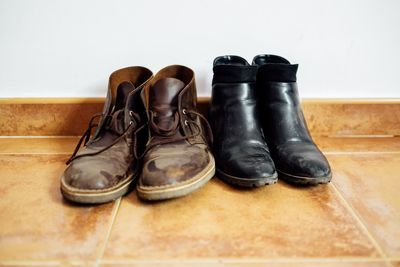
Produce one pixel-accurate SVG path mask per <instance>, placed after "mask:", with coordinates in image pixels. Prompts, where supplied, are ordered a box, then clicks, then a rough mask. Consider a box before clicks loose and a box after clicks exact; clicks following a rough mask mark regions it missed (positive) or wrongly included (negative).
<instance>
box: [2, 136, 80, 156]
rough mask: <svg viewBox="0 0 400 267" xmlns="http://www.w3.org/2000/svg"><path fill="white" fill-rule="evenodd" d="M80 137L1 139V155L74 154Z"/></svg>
mask: <svg viewBox="0 0 400 267" xmlns="http://www.w3.org/2000/svg"><path fill="white" fill-rule="evenodd" d="M78 141H79V137H72V136H71V137H56V138H46V137H35V138H0V155H1V154H72V152H73V151H74V148H75V146H76V144H77V143H78Z"/></svg>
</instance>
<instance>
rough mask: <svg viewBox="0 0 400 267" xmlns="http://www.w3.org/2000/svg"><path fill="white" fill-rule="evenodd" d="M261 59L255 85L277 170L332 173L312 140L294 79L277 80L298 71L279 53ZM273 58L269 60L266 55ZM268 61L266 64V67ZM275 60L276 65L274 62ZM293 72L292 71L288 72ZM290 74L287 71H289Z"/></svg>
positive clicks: (310, 174)
mask: <svg viewBox="0 0 400 267" xmlns="http://www.w3.org/2000/svg"><path fill="white" fill-rule="evenodd" d="M260 57H262V56H258V61H256V60H255V61H253V64H254V63H257V62H261V67H260V68H259V71H258V75H257V87H258V90H259V95H260V102H261V106H262V107H261V108H262V119H263V121H262V124H263V129H264V134H265V136H266V140H267V143H268V147H269V148H270V150H271V154H272V158H273V160H274V162H275V166H276V168H277V170H279V171H281V172H284V173H287V174H290V175H293V176H301V177H309V178H318V177H326V176H329V175H330V174H331V170H330V166H329V163H328V161H327V160H326V158H325V156H324V155H323V154H322V153H321V151H320V150H319V149H318V147H317V146H316V145H315V143H314V142H313V140H312V138H311V135H310V133H309V131H308V128H307V124H306V121H305V119H304V115H303V112H302V110H301V105H300V100H299V94H298V89H297V83H296V82H287V81H276V79H279V78H281V80H284V79H285V77H288V76H293V75H292V74H293V71H294V74H295V72H296V71H297V65H296V68H295V69H293V67H292V65H290V63H289V61H287V60H286V59H283V58H280V57H274V56H270V55H266V57H265V58H264V59H262V60H261V59H260ZM270 58H272V59H273V60H272V62H270V63H269V59H270ZM263 64H267V65H268V66H267V67H265V66H266V65H263ZM274 64H278V65H279V68H275V67H274V66H273V65H274ZM285 65H290V66H288V67H289V69H288V70H284V71H286V74H284V75H280V73H279V72H276V70H277V69H278V70H281V69H284V68H285ZM271 70H275V73H274V75H273V77H274V78H273V79H272V80H274V81H271V77H270V76H269V75H271ZM290 73H292V74H290ZM288 74H290V75H288Z"/></svg>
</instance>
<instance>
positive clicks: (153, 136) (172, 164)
mask: <svg viewBox="0 0 400 267" xmlns="http://www.w3.org/2000/svg"><path fill="white" fill-rule="evenodd" d="M142 95H143V96H142V97H143V100H144V102H145V103H146V102H147V110H148V116H149V122H150V123H149V136H150V141H149V143H148V144H147V149H148V150H147V152H146V154H145V156H144V159H143V161H144V164H143V170H142V175H141V177H140V180H139V184H140V185H141V186H145V187H149V188H151V187H155V188H156V187H164V186H165V187H169V186H171V187H173V186H175V185H179V184H181V183H185V182H187V181H189V180H191V179H193V178H194V177H195V176H196V175H197V174H199V173H200V172H202V171H203V170H204V169H205V168H206V167H207V165H208V163H209V162H210V156H209V153H208V146H207V144H206V142H205V136H204V132H203V127H202V125H201V123H200V120H199V118H197V116H193V115H191V114H190V112H189V111H191V110H195V108H196V102H195V101H196V87H195V83H194V73H193V71H191V70H190V69H189V68H186V67H184V66H179V65H174V66H168V67H166V68H164V69H162V70H161V71H160V72H158V73H157V75H156V76H155V78H154V80H153V81H152V83H151V84H149V85H148V86H147V87H146V89H145V91H144V92H143V93H142ZM160 143H161V144H160Z"/></svg>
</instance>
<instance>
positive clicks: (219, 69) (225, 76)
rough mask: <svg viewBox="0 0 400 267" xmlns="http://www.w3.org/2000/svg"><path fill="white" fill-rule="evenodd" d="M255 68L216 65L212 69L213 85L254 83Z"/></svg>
mask: <svg viewBox="0 0 400 267" xmlns="http://www.w3.org/2000/svg"><path fill="white" fill-rule="evenodd" d="M257 69H258V68H257V66H251V65H249V66H237V65H216V66H214V68H213V71H214V77H213V81H212V84H215V83H238V82H239V83H240V82H255V81H256V77H257Z"/></svg>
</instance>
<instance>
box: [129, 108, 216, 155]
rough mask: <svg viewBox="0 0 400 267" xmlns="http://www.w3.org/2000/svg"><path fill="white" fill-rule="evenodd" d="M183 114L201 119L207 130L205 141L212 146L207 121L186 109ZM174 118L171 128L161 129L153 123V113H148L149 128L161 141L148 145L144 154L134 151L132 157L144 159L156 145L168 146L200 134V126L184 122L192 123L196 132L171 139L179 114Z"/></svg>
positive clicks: (195, 123) (177, 125)
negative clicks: (193, 115)
mask: <svg viewBox="0 0 400 267" xmlns="http://www.w3.org/2000/svg"><path fill="white" fill-rule="evenodd" d="M182 113H183V114H185V115H186V114H195V115H197V116H198V117H199V118H201V119H202V120H203V121H204V122H205V124H206V128H207V139H208V140H207V141H208V145H209V146H212V143H213V134H212V130H211V126H210V124H209V123H208V121H207V119H206V118H205V117H204V116H203V115H202V114H201V113H198V112H196V111H194V110H187V109H183V110H182ZM173 116H174V122H173V124H172V126H171V127H170V128H161V127H160V126H158V125H157V124H156V123H155V122H154V113H153V112H152V111H150V127H151V129H152V130H153V131H155V132H156V133H158V134H160V136H159V137H161V140H158V141H156V142H153V143H150V145H148V146H147V147H146V148H145V150H144V152H143V153H142V154H141V155H140V156H138V155H137V152H136V149H135V150H134V156H135V158H136V159H141V158H143V157H144V155H145V154H146V153H147V151H149V150H150V149H152V148H153V147H155V146H158V145H164V144H168V143H172V142H177V141H181V140H187V139H189V138H193V137H196V136H198V135H200V134H201V126H199V125H198V124H197V122H196V121H191V120H185V122H184V123H185V124H186V125H188V124H189V123H192V124H193V125H194V126H195V127H196V130H197V131H196V132H195V133H193V134H191V135H186V136H182V137H173V135H175V133H176V131H178V129H179V121H180V116H179V113H178V112H177V111H176V112H175V114H174V115H173ZM139 130H140V129H138V130H137V131H139Z"/></svg>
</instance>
